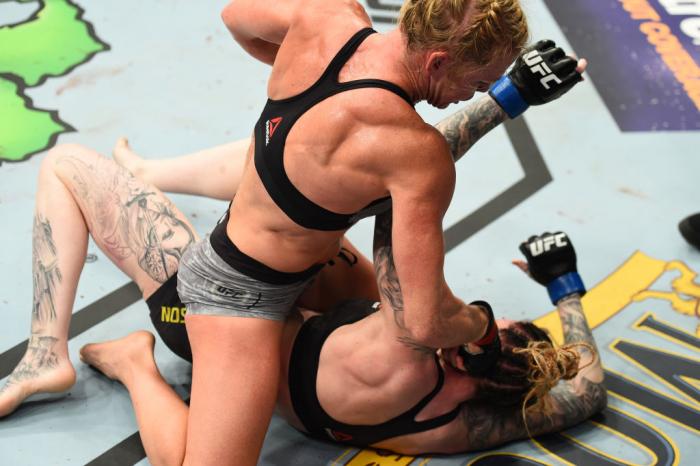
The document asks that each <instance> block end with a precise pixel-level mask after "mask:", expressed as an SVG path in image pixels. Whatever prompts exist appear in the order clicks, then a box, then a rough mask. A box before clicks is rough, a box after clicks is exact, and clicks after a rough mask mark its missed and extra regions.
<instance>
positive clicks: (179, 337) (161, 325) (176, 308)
mask: <svg viewBox="0 0 700 466" xmlns="http://www.w3.org/2000/svg"><path fill="white" fill-rule="evenodd" d="M146 304H148V309H149V310H150V313H151V322H153V326H154V327H155V329H156V332H158V335H160V339H161V340H163V343H165V346H167V347H168V348H170V350H171V351H172V352H173V353H175V354H177V355H178V356H180V357H181V358H182V359H184V360H186V361H189V362H192V350H191V349H190V341H189V339H188V338H187V330H186V329H185V313H186V312H187V310H186V308H185V305H184V304H182V301H180V296H178V294H177V273H176V274H175V275H173V276H172V277H170V278H169V279H168V280H167V281H166V282H165V283H163V284H162V285H161V287H160V288H158V289H157V290H156V292H155V293H153V294H152V295H151V296H150V297H149V298H148V299H147V300H146Z"/></svg>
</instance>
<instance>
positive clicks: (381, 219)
mask: <svg viewBox="0 0 700 466" xmlns="http://www.w3.org/2000/svg"><path fill="white" fill-rule="evenodd" d="M391 220H392V211H391V209H389V210H388V211H386V212H384V213H382V214H379V215H377V217H376V220H375V223H374V246H373V249H374V271H375V274H376V276H377V286H378V287H379V294H380V296H381V297H382V298H383V301H385V302H386V303H388V305H389V306H388V308H385V307H382V308H381V312H389V313H391V314H393V319H394V323H396V328H397V330H398V335H397V337H396V338H397V340H398V341H399V342H401V344H403V345H404V346H405V347H407V348H410V349H412V350H415V351H418V352H419V353H422V354H425V355H430V356H432V355H434V354H435V348H430V347H427V346H425V345H421V344H419V343H417V342H416V341H415V340H414V339H413V338H411V336H410V334H409V332H408V331H407V330H406V324H405V322H404V306H403V296H402V295H401V285H400V284H399V277H398V276H397V275H396V266H395V264H394V257H393V255H392V253H391V223H392V222H391Z"/></svg>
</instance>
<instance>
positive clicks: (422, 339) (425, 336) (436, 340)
mask: <svg viewBox="0 0 700 466" xmlns="http://www.w3.org/2000/svg"><path fill="white" fill-rule="evenodd" d="M405 329H406V332H407V333H408V335H409V337H410V338H411V340H412V341H413V342H415V343H417V344H418V345H420V346H424V347H428V348H440V347H443V346H445V345H443V343H444V341H443V340H444V338H443V335H442V332H441V331H440V329H439V328H438V327H437V326H436V325H435V323H434V322H431V321H430V320H427V319H410V320H406V326H405Z"/></svg>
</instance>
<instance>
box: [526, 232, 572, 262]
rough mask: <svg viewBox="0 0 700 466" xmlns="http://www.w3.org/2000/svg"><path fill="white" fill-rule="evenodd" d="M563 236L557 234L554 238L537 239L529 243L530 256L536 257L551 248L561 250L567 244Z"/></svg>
mask: <svg viewBox="0 0 700 466" xmlns="http://www.w3.org/2000/svg"><path fill="white" fill-rule="evenodd" d="M565 236H566V234H565V233H558V234H556V235H554V236H545V237H544V238H540V239H538V240H537V241H535V242H534V243H530V254H532V257H537V256H539V255H540V254H542V253H543V252H546V251H549V250H550V249H552V246H556V247H558V248H563V247H564V246H566V245H567V244H569V243H567V242H566V240H565V239H564V237H565Z"/></svg>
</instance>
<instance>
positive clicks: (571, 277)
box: [547, 272, 586, 306]
mask: <svg viewBox="0 0 700 466" xmlns="http://www.w3.org/2000/svg"><path fill="white" fill-rule="evenodd" d="M547 292H548V293H549V299H551V300H552V304H554V305H555V306H556V304H557V302H558V301H559V300H560V299H561V298H563V297H565V296H568V295H570V294H573V293H578V294H581V295H583V294H584V293H585V292H586V287H585V286H583V280H581V276H580V275H579V274H578V273H577V272H569V273H567V274H564V275H562V276H560V277H557V278H555V279H554V280H552V281H551V282H549V284H548V285H547Z"/></svg>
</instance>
